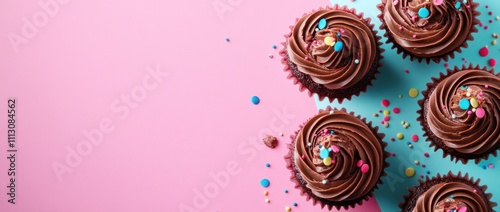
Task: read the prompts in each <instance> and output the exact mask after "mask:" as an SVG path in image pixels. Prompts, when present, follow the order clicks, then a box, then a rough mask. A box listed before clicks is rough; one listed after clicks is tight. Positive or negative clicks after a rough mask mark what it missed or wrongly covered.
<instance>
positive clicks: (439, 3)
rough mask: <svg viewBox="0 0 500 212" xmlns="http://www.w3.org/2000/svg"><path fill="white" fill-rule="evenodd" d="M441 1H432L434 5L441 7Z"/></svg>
mask: <svg viewBox="0 0 500 212" xmlns="http://www.w3.org/2000/svg"><path fill="white" fill-rule="evenodd" d="M442 3H443V0H434V5H441V4H442Z"/></svg>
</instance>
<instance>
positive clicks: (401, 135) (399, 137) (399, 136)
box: [396, 133, 405, 140]
mask: <svg viewBox="0 0 500 212" xmlns="http://www.w3.org/2000/svg"><path fill="white" fill-rule="evenodd" d="M404 137H405V136H404V135H403V133H398V134H396V138H398V139H399V140H402V139H403V138H404Z"/></svg>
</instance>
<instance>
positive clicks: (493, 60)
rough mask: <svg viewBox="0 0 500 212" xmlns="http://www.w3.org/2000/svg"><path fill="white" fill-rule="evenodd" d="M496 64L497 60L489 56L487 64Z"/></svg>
mask: <svg viewBox="0 0 500 212" xmlns="http://www.w3.org/2000/svg"><path fill="white" fill-rule="evenodd" d="M496 64H497V61H496V60H495V59H493V58H491V59H489V60H488V65H490V66H495V65H496Z"/></svg>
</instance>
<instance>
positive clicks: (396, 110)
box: [392, 107, 401, 114]
mask: <svg viewBox="0 0 500 212" xmlns="http://www.w3.org/2000/svg"><path fill="white" fill-rule="evenodd" d="M392 112H393V113H395V114H399V112H401V109H399V107H395V108H393V109H392Z"/></svg>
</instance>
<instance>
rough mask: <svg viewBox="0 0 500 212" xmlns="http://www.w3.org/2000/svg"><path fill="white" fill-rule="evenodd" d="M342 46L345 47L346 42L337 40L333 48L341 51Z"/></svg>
mask: <svg viewBox="0 0 500 212" xmlns="http://www.w3.org/2000/svg"><path fill="white" fill-rule="evenodd" d="M342 48H344V43H342V41H337V42H336V43H335V45H334V46H333V50H335V51H336V52H340V51H341V50H342Z"/></svg>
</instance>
